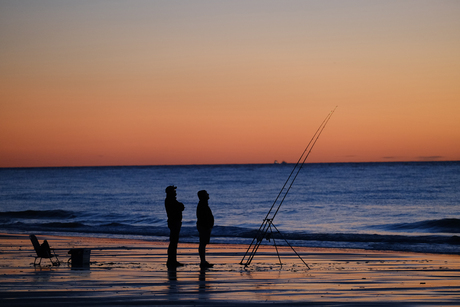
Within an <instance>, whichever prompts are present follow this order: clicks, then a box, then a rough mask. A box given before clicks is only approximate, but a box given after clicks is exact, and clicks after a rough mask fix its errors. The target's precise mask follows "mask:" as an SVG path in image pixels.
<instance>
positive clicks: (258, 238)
mask: <svg viewBox="0 0 460 307" xmlns="http://www.w3.org/2000/svg"><path fill="white" fill-rule="evenodd" d="M336 109H337V106H336V107H335V108H334V109H333V110H332V111H331V112H329V114H328V115H327V116H326V118H325V119H324V120H323V122H322V123H321V125H320V126H319V127H318V129H317V130H316V132H315V134H314V135H313V137H312V138H311V139H310V142H308V145H307V147H306V148H305V150H304V151H303V153H302V154H301V155H300V158H299V160H298V161H297V163H296V164H295V166H294V168H293V169H292V171H291V173H290V174H289V176H288V178H287V180H286V181H285V183H284V185H283V187H282V188H281V190H280V192H279V193H278V196H277V197H276V198H275V201H274V202H273V204H272V206H271V207H270V210H268V213H267V215H266V216H265V218H264V220H263V222H262V224H261V225H260V227H259V229H258V231H257V233H256V235H255V237H254V239H253V240H252V242H251V244H249V247H248V249H247V250H246V253H245V254H244V256H243V259H241V262H240V264H241V265H244V266H248V265H249V264H250V263H251V261H252V259H253V258H254V256H255V254H256V252H257V250H258V249H259V246H260V244H261V243H262V240H263V239H264V238H265V239H267V240H270V238H271V234H272V233H273V229H272V227H274V228H275V230H276V232H278V234H280V235H281V237H283V236H282V234H281V233H280V232H279V230H278V228H276V226H275V225H274V224H273V220H274V218H275V216H276V215H277V214H278V212H279V210H280V208H281V205H282V204H283V202H284V200H285V199H286V196H287V194H288V193H289V191H290V190H291V188H292V185H293V184H294V181H295V180H296V179H297V176H298V175H299V172H300V170H301V169H302V167H303V165H304V164H305V161H306V160H307V158H308V156H309V155H310V153H311V151H312V149H313V147H314V146H315V144H316V142H317V141H318V139H319V137H320V136H321V133H322V132H323V130H324V128H325V127H326V125H327V123H328V122H329V120H330V118H331V116H332V114H334V112H335V110H336ZM296 170H297V172H296ZM295 172H296V173H295ZM294 173H295V175H294ZM293 175H294V177H293ZM291 177H292V180H291ZM289 182H290V184H289V186H288V183H289ZM286 186H288V188H287V189H286ZM283 191H285V192H284V196H283V197H282V198H281V201H280V203H279V205H278V207H277V209H276V210H275V211H274V213H273V214H272V215H271V217H270V214H271V213H272V211H273V209H274V208H275V205H276V203H277V202H278V199H280V197H281V195H282V194H283ZM269 231H270V234H268V235H267V233H268V232H269ZM283 239H284V240H285V241H286V243H287V244H288V245H289V247H291V249H292V250H293V251H294V252H295V253H296V255H297V256H298V257H299V258H300V260H302V262H303V263H304V264H305V265H306V266H307V268H309V267H308V264H307V263H305V261H303V259H302V258H301V257H300V256H299V254H297V252H296V251H295V250H294V248H293V247H292V246H291V245H290V244H289V242H288V241H287V240H286V239H285V238H284V237H283ZM273 242H274V244H275V248H276V251H277V253H278V248H277V247H276V242H275V239H274V238H273ZM246 257H247V259H246V262H245V258H246ZM278 258H279V260H280V263H281V259H280V257H279V254H278Z"/></svg>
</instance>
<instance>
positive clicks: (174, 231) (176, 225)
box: [165, 185, 185, 268]
mask: <svg viewBox="0 0 460 307" xmlns="http://www.w3.org/2000/svg"><path fill="white" fill-rule="evenodd" d="M176 189H177V187H175V186H172V185H171V186H169V187H167V188H166V190H165V191H166V199H165V208H166V214H167V215H168V228H169V247H168V262H167V263H166V265H167V266H168V267H169V268H175V267H178V266H183V264H182V263H179V262H178V261H177V244H178V243H179V233H180V228H181V226H182V211H184V208H185V207H184V204H183V203H181V202H178V201H177V199H176V195H177V193H176Z"/></svg>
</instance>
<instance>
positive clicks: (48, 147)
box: [0, 0, 460, 167]
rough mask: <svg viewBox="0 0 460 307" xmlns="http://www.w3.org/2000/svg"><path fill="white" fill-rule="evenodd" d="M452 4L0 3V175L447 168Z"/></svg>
mask: <svg viewBox="0 0 460 307" xmlns="http://www.w3.org/2000/svg"><path fill="white" fill-rule="evenodd" d="M459 16H460V2H459V1H423V0H417V1H399V0H398V1H396V0H395V1H369V0H363V1H320V0H318V1H289V0H288V1H249V2H248V1H116V2H115V1H101V0H92V1H65V2H63V1H57V0H56V1H53V0H36V1H21V0H18V1H3V0H0V167H29V166H86V165H88V166H93V165H162V164H220V163H272V162H273V161H274V160H278V161H287V162H296V161H297V159H298V157H299V156H300V154H301V153H302V151H303V149H304V147H305V146H306V145H307V143H308V141H309V140H310V138H311V137H312V135H313V133H314V132H315V131H316V129H317V127H318V126H319V125H320V123H321V122H322V120H323V119H324V118H325V117H326V115H327V114H328V113H329V112H330V111H331V110H332V109H333V108H334V107H335V106H336V105H338V108H337V110H336V112H335V114H334V116H333V117H332V119H331V121H330V122H329V124H328V126H327V127H326V129H325V130H324V133H323V135H322V136H321V138H320V139H319V141H318V143H317V144H316V147H315V148H314V150H313V152H312V154H311V155H310V158H309V160H308V162H367V161H425V160H460V56H459V55H460V18H459Z"/></svg>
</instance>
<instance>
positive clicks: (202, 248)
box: [198, 229, 212, 267]
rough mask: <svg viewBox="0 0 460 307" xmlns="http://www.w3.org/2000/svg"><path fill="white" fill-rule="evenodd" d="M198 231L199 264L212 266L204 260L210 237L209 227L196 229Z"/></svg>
mask: <svg viewBox="0 0 460 307" xmlns="http://www.w3.org/2000/svg"><path fill="white" fill-rule="evenodd" d="M198 232H199V233H200V245H199V246H198V254H199V255H200V266H202V267H203V266H205V267H212V264H209V263H208V262H207V261H206V245H207V244H208V243H209V240H210V238H211V229H198Z"/></svg>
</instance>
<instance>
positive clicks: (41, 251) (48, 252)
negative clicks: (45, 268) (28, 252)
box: [29, 235, 61, 266]
mask: <svg viewBox="0 0 460 307" xmlns="http://www.w3.org/2000/svg"><path fill="white" fill-rule="evenodd" d="M29 238H30V241H32V245H33V246H34V249H35V252H36V253H37V257H35V260H34V266H35V265H40V263H41V262H42V259H43V258H48V259H49V260H50V261H51V263H52V264H53V265H56V266H57V265H60V264H61V262H60V261H59V259H58V257H57V255H56V253H55V252H54V249H51V248H50V245H49V244H48V241H46V240H45V241H43V244H41V245H40V243H39V242H38V239H37V237H36V236H35V235H29ZM38 258H40V261H39V262H38V263H36V262H37V259H38ZM53 258H55V259H54V261H53Z"/></svg>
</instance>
